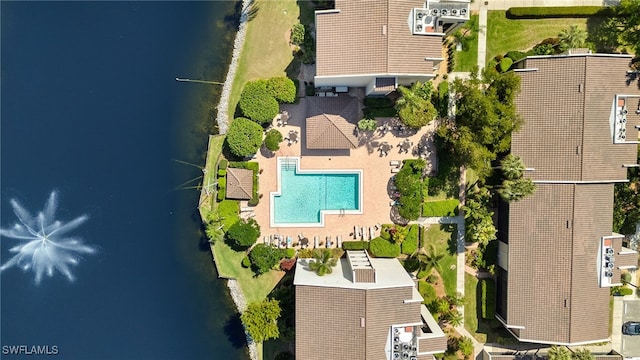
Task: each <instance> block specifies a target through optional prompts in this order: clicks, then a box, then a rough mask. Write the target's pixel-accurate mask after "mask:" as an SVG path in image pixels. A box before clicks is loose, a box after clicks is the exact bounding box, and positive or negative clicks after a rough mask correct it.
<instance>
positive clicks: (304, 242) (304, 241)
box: [300, 238, 309, 247]
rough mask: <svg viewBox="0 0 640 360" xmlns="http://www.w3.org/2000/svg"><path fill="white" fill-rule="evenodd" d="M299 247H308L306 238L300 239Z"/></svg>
mask: <svg viewBox="0 0 640 360" xmlns="http://www.w3.org/2000/svg"><path fill="white" fill-rule="evenodd" d="M300 245H302V247H307V245H309V239H307V238H302V239H300Z"/></svg>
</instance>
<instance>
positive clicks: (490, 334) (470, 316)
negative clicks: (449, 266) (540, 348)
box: [464, 273, 517, 344]
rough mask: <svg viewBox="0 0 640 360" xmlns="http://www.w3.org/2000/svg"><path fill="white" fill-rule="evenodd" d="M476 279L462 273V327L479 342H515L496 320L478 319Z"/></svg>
mask: <svg viewBox="0 0 640 360" xmlns="http://www.w3.org/2000/svg"><path fill="white" fill-rule="evenodd" d="M478 293H479V288H478V279H476V277H475V276H472V275H469V274H467V273H465V274H464V327H465V328H466V329H467V330H468V331H469V333H471V335H473V337H474V338H475V339H476V340H478V341H479V342H482V343H486V342H495V343H499V344H512V343H517V340H515V339H514V338H513V337H512V336H511V334H510V333H509V332H508V331H507V330H506V329H505V328H504V327H503V326H502V324H501V323H500V322H499V321H498V320H497V319H494V320H485V319H480V318H479V317H480V311H479V306H480V304H479V303H478V302H479V299H478V296H479V294H478Z"/></svg>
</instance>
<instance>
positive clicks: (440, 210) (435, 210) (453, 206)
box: [422, 199, 460, 217]
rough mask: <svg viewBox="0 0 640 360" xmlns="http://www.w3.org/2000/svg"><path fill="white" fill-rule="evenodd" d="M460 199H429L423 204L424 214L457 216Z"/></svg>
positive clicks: (430, 215) (429, 215) (427, 215)
mask: <svg viewBox="0 0 640 360" xmlns="http://www.w3.org/2000/svg"><path fill="white" fill-rule="evenodd" d="M459 204H460V201H458V200H457V199H449V200H441V201H428V202H425V203H424V204H423V205H422V216H424V217H435V216H455V215H456V214H458V205H459Z"/></svg>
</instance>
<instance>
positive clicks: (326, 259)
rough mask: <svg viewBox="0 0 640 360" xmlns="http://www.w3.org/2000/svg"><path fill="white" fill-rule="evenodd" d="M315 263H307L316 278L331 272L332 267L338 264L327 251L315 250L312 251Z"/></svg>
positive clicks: (329, 251)
mask: <svg viewBox="0 0 640 360" xmlns="http://www.w3.org/2000/svg"><path fill="white" fill-rule="evenodd" d="M313 258H314V260H315V261H313V262H311V263H309V268H311V270H313V271H315V272H316V274H318V276H324V275H326V274H331V273H332V272H333V267H334V266H336V265H337V264H338V259H336V258H334V257H333V254H331V250H329V249H323V250H320V249H316V250H314V251H313Z"/></svg>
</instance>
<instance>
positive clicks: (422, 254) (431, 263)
mask: <svg viewBox="0 0 640 360" xmlns="http://www.w3.org/2000/svg"><path fill="white" fill-rule="evenodd" d="M443 258H444V255H443V254H441V253H438V252H437V250H436V247H435V245H433V244H431V245H430V246H429V251H428V252H427V251H425V250H424V248H422V249H420V250H418V253H417V254H416V259H417V260H418V262H420V269H421V270H422V271H426V272H431V270H432V269H436V270H438V271H440V270H441V266H440V261H442V259H443Z"/></svg>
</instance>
